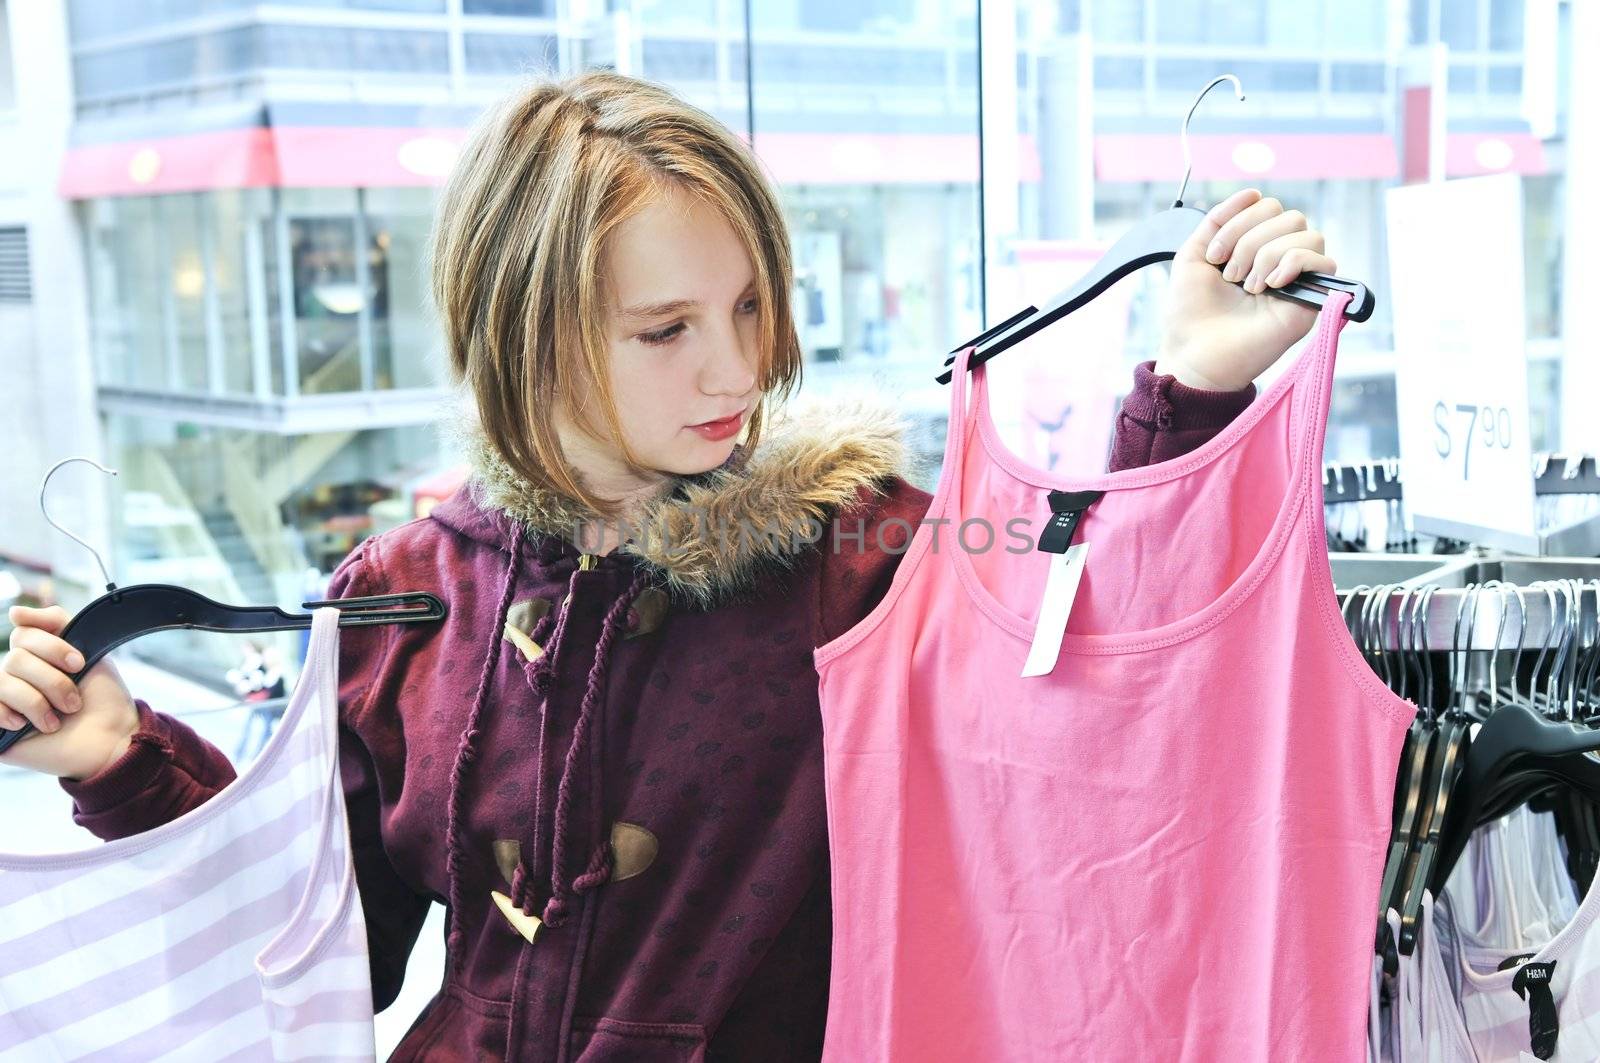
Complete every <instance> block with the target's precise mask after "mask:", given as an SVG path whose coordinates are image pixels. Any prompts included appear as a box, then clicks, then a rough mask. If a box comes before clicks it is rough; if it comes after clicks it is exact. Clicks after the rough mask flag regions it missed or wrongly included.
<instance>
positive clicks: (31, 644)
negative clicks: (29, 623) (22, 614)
mask: <svg viewBox="0 0 1600 1063" xmlns="http://www.w3.org/2000/svg"><path fill="white" fill-rule="evenodd" d="M11 645H12V647H13V648H18V647H20V648H21V649H24V650H27V651H28V652H29V653H31V654H33V655H34V656H35V657H37V658H39V659H40V660H41V661H44V662H46V663H48V664H50V665H51V666H52V667H55V668H58V669H60V670H61V671H63V672H65V673H67V674H68V675H76V674H77V673H78V672H80V671H81V670H82V669H83V654H81V653H79V652H78V651H77V650H76V649H75V648H73V647H72V646H71V645H69V644H68V643H67V642H66V641H65V640H64V639H62V638H61V636H59V635H56V634H54V633H52V632H49V631H46V630H44V629H43V628H35V627H19V628H17V629H16V630H15V631H14V632H12V634H11Z"/></svg>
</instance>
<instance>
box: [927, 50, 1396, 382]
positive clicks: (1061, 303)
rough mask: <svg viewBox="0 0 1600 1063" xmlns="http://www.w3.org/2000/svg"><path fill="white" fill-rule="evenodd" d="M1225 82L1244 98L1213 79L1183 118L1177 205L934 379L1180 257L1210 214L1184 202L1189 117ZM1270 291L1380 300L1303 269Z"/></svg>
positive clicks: (981, 338) (1358, 307)
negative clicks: (1144, 271) (1152, 267)
mask: <svg viewBox="0 0 1600 1063" xmlns="http://www.w3.org/2000/svg"><path fill="white" fill-rule="evenodd" d="M1224 81H1231V82H1232V83H1233V88H1234V92H1235V93H1236V94H1237V95H1238V98H1239V99H1241V100H1242V99H1244V90H1243V88H1241V87H1240V85H1239V79H1238V78H1237V77H1235V76H1233V75H1232V74H1223V75H1221V76H1220V77H1216V78H1213V79H1212V80H1211V82H1210V83H1209V84H1208V85H1206V87H1205V88H1203V89H1201V90H1200V94H1199V95H1198V96H1196V97H1195V100H1194V103H1193V104H1192V105H1191V106H1190V107H1189V113H1188V115H1186V116H1185V117H1184V120H1183V127H1182V130H1181V132H1180V135H1179V138H1180V140H1181V142H1182V144H1183V156H1184V163H1185V168H1184V173H1183V183H1182V184H1181V185H1180V186H1179V187H1178V198H1177V199H1176V200H1174V201H1173V204H1172V206H1171V207H1170V208H1168V209H1167V210H1164V211H1162V212H1161V213H1159V214H1157V215H1155V216H1154V217H1151V218H1147V219H1145V220H1144V221H1142V222H1140V223H1139V224H1138V225H1136V226H1134V227H1133V229H1132V230H1131V231H1129V232H1128V233H1126V234H1125V235H1124V236H1123V237H1122V239H1120V240H1118V241H1117V242H1116V243H1115V244H1113V245H1112V247H1111V250H1109V251H1107V252H1106V253H1105V254H1104V255H1103V256H1101V258H1100V261H1098V262H1096V263H1095V265H1094V268H1093V269H1091V270H1090V271H1089V273H1088V274H1087V275H1086V276H1084V277H1083V278H1081V279H1080V280H1079V281H1078V282H1077V283H1076V284H1074V285H1073V286H1072V287H1070V288H1068V289H1066V290H1065V291H1062V292H1060V293H1059V294H1057V295H1056V296H1055V297H1054V298H1053V299H1051V300H1050V302H1049V304H1047V305H1046V306H1045V308H1044V309H1043V310H1039V309H1037V308H1036V307H1031V306H1030V307H1028V308H1026V309H1024V310H1021V311H1019V312H1018V313H1016V314H1013V315H1012V316H1011V317H1009V318H1007V319H1006V320H1005V321H1003V322H1001V323H1000V324H999V325H996V326H994V327H993V328H991V329H988V330H986V331H984V332H982V333H979V334H978V335H977V336H975V337H973V338H972V339H970V340H967V341H966V342H965V343H961V344H957V345H956V347H955V348H954V350H953V351H951V354H950V356H949V357H948V358H946V359H945V360H944V364H945V366H946V368H945V371H944V372H943V373H940V374H939V375H938V376H937V377H935V378H934V379H936V380H937V381H938V382H939V383H941V384H948V383H950V378H951V375H952V374H953V373H954V372H955V370H954V369H953V368H951V367H952V366H953V365H954V364H955V355H956V354H957V353H959V352H960V351H962V350H965V349H966V348H968V347H974V348H976V349H975V350H974V351H973V352H972V356H971V358H970V359H969V360H968V363H967V364H968V367H969V368H970V367H972V366H978V365H982V364H983V363H984V362H987V361H988V360H989V359H991V358H993V357H994V356H995V355H997V354H999V353H1000V352H1001V351H1004V350H1006V349H1007V348H1010V347H1014V346H1015V345H1017V344H1018V343H1021V342H1022V341H1023V340H1025V339H1027V338H1028V337H1029V336H1032V335H1033V334H1034V333H1036V332H1038V331H1040V330H1041V329H1043V328H1045V327H1046V326H1048V325H1050V324H1052V323H1054V322H1056V321H1059V320H1060V319H1061V318H1063V317H1066V316H1067V315H1068V314H1070V313H1072V312H1073V311H1074V310H1077V309H1078V308H1079V307H1081V306H1084V305H1085V304H1087V303H1088V302H1090V301H1091V300H1092V299H1094V298H1095V297H1096V296H1098V295H1099V294H1100V293H1101V292H1104V291H1105V290H1106V289H1107V288H1110V287H1111V286H1112V285H1113V284H1115V283H1117V281H1119V280H1121V279H1122V278H1124V277H1126V276H1128V275H1129V274H1130V273H1134V272H1137V271H1138V270H1141V269H1143V268H1144V267H1146V266H1150V265H1154V264H1155V263H1157V262H1171V261H1172V259H1173V258H1174V257H1176V255H1177V253H1178V249H1179V248H1180V247H1182V246H1183V244H1184V241H1186V240H1188V239H1189V237H1190V236H1191V235H1193V233H1194V230H1195V227H1196V226H1198V225H1199V224H1200V221H1201V219H1202V218H1204V217H1205V211H1203V210H1200V209H1199V208H1198V207H1186V206H1184V205H1183V196H1184V193H1185V192H1186V191H1187V190H1188V187H1189V175H1190V174H1191V173H1192V172H1193V170H1194V162H1193V160H1192V159H1191V157H1190V154H1189V119H1191V118H1193V117H1194V112H1195V108H1197V107H1199V106H1200V101H1201V100H1203V99H1204V98H1205V95H1206V93H1208V92H1210V91H1211V90H1212V89H1213V88H1215V87H1216V86H1218V85H1220V84H1222V83H1223V82H1224ZM1218 269H1221V267H1220V266H1219V267H1218ZM1266 292H1267V294H1269V295H1272V296H1275V297H1277V298H1279V299H1288V300H1290V301H1292V302H1296V303H1299V304H1300V305H1301V306H1305V307H1309V308H1311V309H1313V310H1320V309H1321V308H1322V307H1323V306H1324V305H1325V304H1326V303H1327V302H1328V299H1329V298H1330V297H1331V296H1332V295H1334V294H1335V293H1336V292H1348V293H1349V294H1350V302H1349V304H1348V305H1347V306H1346V307H1345V309H1344V316H1345V317H1346V318H1348V319H1349V320H1351V321H1365V320H1367V318H1369V317H1371V316H1372V311H1373V307H1374V306H1375V305H1376V303H1375V300H1374V298H1373V294H1372V290H1371V289H1370V288H1368V287H1367V286H1366V285H1365V284H1362V283H1361V282H1359V281H1352V280H1346V279H1345V278H1343V277H1334V276H1330V275H1329V274H1326V273H1315V272H1311V271H1307V272H1305V273H1302V274H1300V276H1299V277H1297V278H1296V279H1295V280H1293V281H1291V282H1289V283H1288V284H1286V285H1284V286H1283V287H1282V288H1268V289H1266Z"/></svg>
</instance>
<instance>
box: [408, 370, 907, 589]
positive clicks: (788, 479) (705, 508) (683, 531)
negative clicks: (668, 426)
mask: <svg viewBox="0 0 1600 1063" xmlns="http://www.w3.org/2000/svg"><path fill="white" fill-rule="evenodd" d="M452 425H453V427H452V428H451V433H452V435H453V436H454V438H455V440H456V442H457V444H458V445H459V446H460V447H461V449H462V450H463V451H464V453H465V456H466V459H467V462H468V467H469V480H468V483H467V485H466V489H465V490H466V492H468V493H469V494H470V497H471V499H472V500H473V501H474V502H475V503H476V506H477V507H478V508H480V509H481V510H483V511H485V513H486V514H489V515H492V516H493V517H497V518H502V519H509V520H511V521H516V522H518V523H520V524H522V526H523V527H524V528H525V529H526V530H527V531H528V532H530V533H533V534H535V535H537V536H542V537H543V536H553V537H556V538H558V539H561V540H562V541H564V542H569V541H570V537H571V536H572V535H573V533H574V531H575V530H576V529H577V528H578V527H580V526H582V525H583V524H584V523H586V522H597V521H599V520H600V518H599V517H598V515H596V514H595V513H594V512H593V511H592V510H590V509H589V508H588V507H586V506H584V505H582V504H581V503H579V502H578V501H577V500H575V499H572V498H570V497H568V496H566V495H563V494H561V493H559V492H556V491H552V490H549V489H545V488H541V487H538V486H536V485H533V484H530V483H529V482H528V481H527V480H525V479H523V478H522V477H520V476H518V475H517V474H516V473H515V472H514V471H512V469H511V467H510V466H509V465H507V464H506V463H505V461H504V460H503V459H502V458H501V457H500V456H499V455H498V454H497V453H496V452H495V450H494V448H493V447H492V446H490V445H489V442H488V440H487V439H486V438H485V437H484V435H483V434H482V431H481V429H479V428H478V426H477V423H476V421H475V419H473V418H470V417H461V418H457V419H454V420H453V422H452ZM905 434H906V425H905V423H904V421H903V419H902V417H901V415H900V413H899V412H898V411H897V410H895V409H893V408H892V407H889V406H887V405H884V404H882V403H881V402H878V401H875V400H869V399H859V398H857V399H848V400H845V401H842V402H840V401H830V402H822V401H817V400H806V401H802V402H796V403H793V404H790V405H788V406H784V407H779V408H777V409H776V410H774V411H772V412H771V414H769V421H768V424H767V425H766V426H765V427H764V428H763V430H762V436H761V439H760V441H759V442H758V445H757V447H756V449H755V451H754V452H746V450H745V448H743V447H742V446H738V447H735V448H734V452H733V454H732V456H730V458H729V459H728V461H727V462H726V463H725V464H724V465H722V466H721V467H719V468H717V469H713V470H711V471H709V472H704V473H700V474H697V475H693V476H681V477H678V478H677V480H678V482H677V485H676V487H675V489H674V490H672V491H671V492H669V493H667V494H665V495H663V496H662V497H660V498H658V499H657V500H655V501H653V502H651V503H650V504H649V505H648V506H647V507H646V509H645V511H644V513H643V514H642V515H641V518H640V519H639V520H638V524H639V529H638V531H639V532H640V534H638V535H635V536H634V538H633V539H631V540H630V541H629V542H627V543H625V544H624V545H623V546H622V547H620V549H621V550H623V551H625V552H627V553H630V554H633V555H635V556H636V557H638V558H639V559H640V560H641V561H643V562H644V563H645V564H646V565H647V566H648V567H649V568H650V569H653V570H654V571H655V573H656V574H657V575H658V580H657V581H658V582H659V583H660V584H661V585H662V587H663V589H665V590H666V591H667V592H668V593H669V594H671V595H672V597H673V598H674V599H676V600H679V601H681V602H684V603H687V604H691V605H693V606H696V607H698V608H701V609H710V608H714V607H715V606H716V605H718V604H719V603H721V602H723V601H726V600H728V599H730V598H733V597H736V596H738V595H739V594H741V593H742V592H744V591H747V590H748V589H750V588H751V586H752V585H753V584H754V582H755V580H756V578H757V576H758V575H760V574H761V573H762V572H763V571H766V570H768V569H771V568H773V567H779V568H783V567H788V566H790V565H792V564H793V563H794V561H795V560H796V558H798V557H799V556H801V551H800V550H798V549H796V546H797V544H804V543H806V542H814V541H817V540H818V539H819V538H821V536H822V535H823V533H824V530H825V529H826V527H827V525H828V523H829V522H830V521H831V520H832V519H833V518H834V517H835V516H837V515H838V514H839V513H840V512H842V511H843V510H845V509H847V508H848V507H849V506H850V505H851V504H853V503H855V502H856V501H857V500H858V499H860V498H861V492H862V490H863V489H865V490H866V491H867V492H868V493H869V494H870V495H881V494H882V493H883V492H884V490H885V488H886V487H887V486H888V484H889V483H890V482H891V481H892V479H893V477H895V476H901V477H904V478H906V479H911V478H912V477H913V476H914V474H915V472H916V469H915V461H914V456H913V454H912V452H911V449H910V447H909V446H908V444H907V442H906V439H905ZM464 508H465V507H459V506H452V507H450V508H449V509H446V508H445V507H443V506H441V507H440V509H438V510H436V511H435V515H436V516H438V517H440V519H443V520H444V521H445V522H446V523H447V524H451V525H452V526H455V527H457V529H458V530H460V531H463V532H464V533H466V534H469V535H473V536H474V537H475V538H479V539H486V540H489V541H495V542H496V543H497V545H500V546H501V547H502V548H503V547H504V545H505V544H504V542H501V541H499V540H501V539H503V538H504V533H503V529H502V528H499V527H495V526H496V525H500V524H501V523H502V520H501V519H494V520H490V521H488V522H485V521H482V520H466V519H463V517H464V516H465V514H464V513H463V512H462V510H463V509H464ZM452 511H453V512H452ZM630 530H633V529H630Z"/></svg>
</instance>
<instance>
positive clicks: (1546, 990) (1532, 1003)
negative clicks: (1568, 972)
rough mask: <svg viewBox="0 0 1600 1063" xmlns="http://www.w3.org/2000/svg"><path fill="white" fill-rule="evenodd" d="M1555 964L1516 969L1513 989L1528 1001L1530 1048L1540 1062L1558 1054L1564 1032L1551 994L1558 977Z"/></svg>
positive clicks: (1525, 965)
mask: <svg viewBox="0 0 1600 1063" xmlns="http://www.w3.org/2000/svg"><path fill="white" fill-rule="evenodd" d="M1555 971H1556V961H1554V960H1551V961H1549V962H1548V963H1525V964H1523V965H1522V966H1521V967H1519V968H1518V969H1517V976H1516V977H1515V978H1513V979H1512V980H1511V988H1512V989H1515V990H1516V991H1517V996H1519V997H1521V998H1522V999H1523V1000H1526V1001H1527V1002H1528V1047H1529V1048H1531V1049H1532V1050H1533V1054H1534V1055H1536V1056H1538V1057H1539V1058H1540V1059H1549V1058H1550V1057H1551V1056H1553V1055H1555V1054H1556V1037H1557V1035H1559V1034H1560V1033H1561V1020H1560V1018H1559V1017H1558V1016H1557V1015H1556V998H1555V995H1554V994H1553V993H1551V991H1550V979H1551V978H1553V977H1554V976H1555Z"/></svg>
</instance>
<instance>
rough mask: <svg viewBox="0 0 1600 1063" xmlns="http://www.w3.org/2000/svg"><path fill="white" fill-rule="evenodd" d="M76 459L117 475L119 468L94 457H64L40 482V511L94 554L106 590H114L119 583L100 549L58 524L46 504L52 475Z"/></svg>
mask: <svg viewBox="0 0 1600 1063" xmlns="http://www.w3.org/2000/svg"><path fill="white" fill-rule="evenodd" d="M75 461H83V462H87V463H89V464H90V465H93V466H94V467H95V468H97V469H99V470H100V471H101V472H103V473H108V474H110V475H112V476H115V475H117V470H115V469H108V468H106V467H105V466H104V465H101V464H100V463H99V462H98V461H95V460H94V459H93V458H62V459H61V460H60V461H58V462H56V463H55V464H54V465H52V466H50V471H49V472H47V473H45V474H44V480H43V481H41V482H40V484H39V512H40V513H43V514H44V519H45V522H46V523H47V524H49V525H50V527H52V528H54V529H55V530H56V531H58V532H60V533H61V534H62V535H65V536H66V537H67V538H69V539H71V540H72V541H73V542H75V543H77V544H78V545H79V546H81V547H83V548H84V549H85V550H87V551H89V552H90V553H91V554H93V555H94V563H95V564H97V565H99V566H100V575H102V576H104V577H105V581H106V590H108V591H114V590H116V589H117V585H116V584H115V583H113V582H111V573H110V572H108V571H107V570H106V563H105V560H104V559H103V558H101V556H100V551H98V550H96V549H95V548H94V547H92V546H90V545H89V544H88V543H86V542H84V541H83V540H82V539H80V538H78V537H77V536H76V535H74V534H72V533H71V532H70V531H68V530H67V529H65V528H63V527H62V526H61V525H59V524H57V523H56V521H55V518H54V517H52V516H50V510H49V509H47V508H46V507H45V504H44V495H45V492H46V491H47V490H49V487H50V477H52V476H54V475H55V474H56V470H58V469H60V468H61V466H63V465H70V464H72V463H73V462H75Z"/></svg>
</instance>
